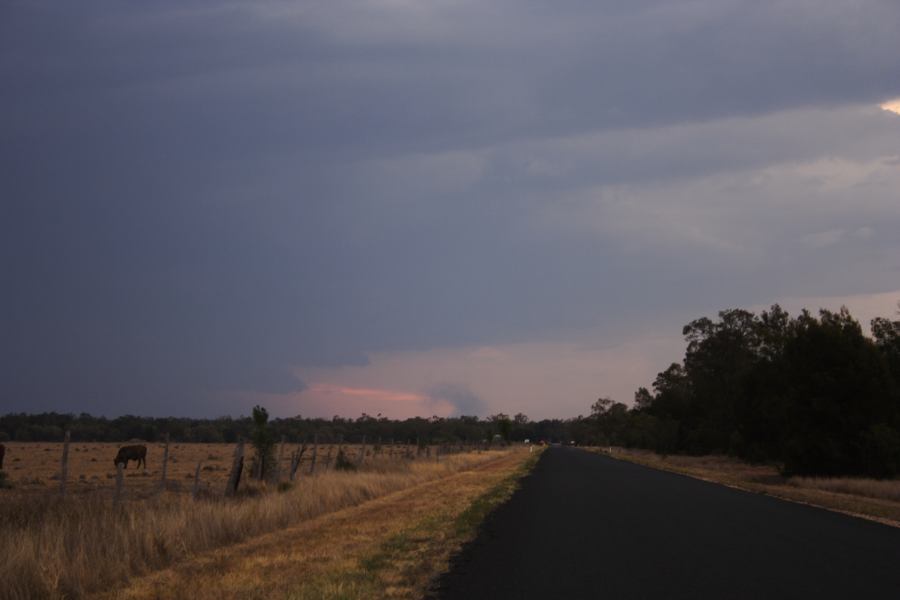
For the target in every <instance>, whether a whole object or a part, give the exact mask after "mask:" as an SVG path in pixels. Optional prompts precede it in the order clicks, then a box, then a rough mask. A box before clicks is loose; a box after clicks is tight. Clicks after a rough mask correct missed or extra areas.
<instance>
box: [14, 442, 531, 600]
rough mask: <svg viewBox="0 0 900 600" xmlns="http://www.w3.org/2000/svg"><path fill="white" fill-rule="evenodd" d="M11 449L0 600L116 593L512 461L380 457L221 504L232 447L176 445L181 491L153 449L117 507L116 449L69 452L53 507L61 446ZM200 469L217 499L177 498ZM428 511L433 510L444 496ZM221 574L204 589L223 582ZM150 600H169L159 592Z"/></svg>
mask: <svg viewBox="0 0 900 600" xmlns="http://www.w3.org/2000/svg"><path fill="white" fill-rule="evenodd" d="M9 447H10V449H8V454H7V460H8V461H9V462H7V464H6V465H5V467H6V471H7V473H9V474H10V480H11V482H12V485H13V488H12V489H2V490H0V556H3V557H4V560H3V561H2V563H0V581H2V582H3V585H2V586H0V598H2V599H7V598H9V599H13V598H15V599H19V598H83V597H90V596H91V595H94V594H97V593H99V592H102V591H108V590H110V589H113V590H119V589H122V586H123V585H126V584H127V583H128V582H129V581H132V580H133V579H134V578H135V577H145V576H148V575H150V574H152V573H154V572H156V571H159V570H160V569H166V568H169V567H172V566H174V565H179V564H182V563H186V562H187V561H191V560H192V559H194V558H196V557H198V556H201V555H204V553H208V552H211V551H215V550H216V549H222V548H228V547H232V546H234V545H235V544H240V543H244V542H247V541H248V540H253V539H255V538H258V537H259V536H264V535H265V534H269V533H271V532H278V531H282V532H283V531H284V530H285V529H288V528H291V527H295V526H297V525H300V524H305V523H308V522H311V521H312V520H315V519H316V518H319V517H322V516H323V515H328V514H331V513H335V512H337V511H341V510H344V509H347V508H349V507H354V506H359V505H363V504H364V503H367V502H369V501H371V500H373V499H376V498H381V497H384V496H386V495H388V494H393V493H395V492H398V491H400V490H405V489H413V488H416V487H417V486H422V485H424V484H427V483H429V482H434V481H438V480H443V479H446V478H450V477H452V476H454V475H457V474H459V473H462V472H465V471H468V470H472V469H479V468H483V467H484V466H485V465H489V464H492V463H496V462H499V461H503V460H504V459H507V457H509V456H513V454H512V453H511V452H510V451H486V452H469V453H460V454H452V455H446V456H442V457H441V459H440V461H436V460H435V459H434V458H433V457H431V458H424V456H423V457H422V458H421V459H419V460H405V459H401V458H399V456H400V452H399V450H398V451H397V452H396V453H395V454H394V456H393V457H388V456H387V455H386V452H387V449H385V453H384V454H381V455H379V456H368V457H367V459H366V461H365V462H364V463H363V465H362V467H361V468H360V469H359V470H358V471H356V472H341V471H335V470H333V469H329V470H325V469H324V468H322V469H317V472H316V474H315V475H313V476H310V475H309V473H308V467H309V464H308V463H307V464H306V465H304V467H301V470H300V473H301V476H300V477H299V479H298V480H297V481H296V482H294V484H293V485H288V484H286V483H284V482H282V484H281V485H279V486H269V487H268V488H267V487H266V486H265V484H262V483H253V484H250V485H248V486H246V487H244V491H243V493H241V494H239V497H238V498H234V499H228V500H226V499H224V498H223V497H222V495H221V490H220V489H219V488H221V489H222V490H223V489H224V486H225V478H226V477H227V473H228V467H227V465H229V464H230V460H231V452H232V450H233V447H231V446H226V445H208V444H180V445H177V444H172V445H171V446H170V464H169V480H170V481H173V482H176V483H179V482H181V481H184V482H185V483H184V484H183V485H181V486H177V485H176V486H170V489H168V490H167V491H166V492H165V493H160V488H159V474H160V468H161V465H160V462H159V461H160V460H161V457H162V450H161V448H160V447H158V446H156V445H154V446H153V447H152V448H149V452H148V457H147V462H148V469H147V471H146V474H145V473H144V472H143V471H139V470H135V471H132V469H131V468H129V469H128V471H127V473H129V474H130V473H135V475H133V476H132V477H128V478H126V482H125V487H126V494H125V498H124V500H122V501H121V502H119V503H115V502H114V501H113V499H112V489H113V483H112V481H113V480H114V477H113V476H112V473H113V465H112V462H113V460H112V459H113V456H114V454H115V445H106V444H74V443H73V444H71V445H70V462H69V489H70V490H71V492H73V493H70V494H69V495H68V496H67V497H66V498H60V497H59V494H58V492H57V490H56V486H57V485H58V480H57V479H55V478H54V477H55V476H56V474H57V473H58V472H59V455H60V445H59V444H27V445H25V444H10V445H9ZM76 448H78V450H77V451H76V450H75V449H76ZM23 450H28V451H30V452H29V455H28V456H25V455H24V453H23V452H22V451H23ZM308 452H309V451H308ZM20 453H21V454H20ZM327 453H328V450H327V448H323V447H320V449H319V461H320V462H321V461H322V459H323V457H324V456H327ZM335 454H336V453H335V452H333V453H332V458H334V455H335ZM515 454H516V455H517V456H518V455H519V454H520V453H515ZM45 455H46V457H45ZM285 455H286V456H287V455H289V452H285ZM51 456H52V458H51ZM16 458H19V460H18V461H16V460H15V459H16ZM507 460H508V459H507ZM517 460H518V459H517ZM522 460H524V458H523V459H522ZM101 461H103V462H105V463H106V464H105V465H104V464H103V463H102V462H101ZM198 461H201V462H202V463H203V465H210V466H213V467H216V468H214V469H212V470H208V471H203V473H204V475H203V480H204V482H205V483H207V484H209V486H210V489H211V490H214V491H215V492H216V493H210V494H209V495H201V498H200V499H198V500H193V499H192V498H191V496H190V494H187V493H178V492H179V490H180V491H186V490H187V489H189V488H190V485H189V484H190V483H191V482H189V481H188V478H189V477H190V478H192V477H193V471H194V469H195V468H196V464H197V462H198ZM519 462H521V460H520V461H519ZM16 467H19V468H18V469H17V468H16ZM82 475H83V476H84V477H82ZM243 486H244V484H243V483H242V487H243ZM92 492H93V493H92ZM432 500H433V502H434V503H437V504H440V502H441V497H434V498H432ZM316 535H330V533H329V529H328V528H321V529H318V530H317V533H316ZM314 542H315V540H314V539H312V538H309V537H307V538H304V540H303V543H304V544H306V543H314ZM370 545H371V544H370ZM217 573H218V574H217V575H215V576H213V577H212V579H215V578H217V577H218V576H220V575H222V573H221V572H220V571H217ZM116 593H117V594H118V592H116ZM122 593H124V592H122ZM157 597H170V595H169V594H168V593H166V592H164V591H163V592H160V593H158V595H157Z"/></svg>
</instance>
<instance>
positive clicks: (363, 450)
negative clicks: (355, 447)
mask: <svg viewBox="0 0 900 600" xmlns="http://www.w3.org/2000/svg"><path fill="white" fill-rule="evenodd" d="M365 459H366V436H365V435H363V439H362V448H360V449H359V456H357V457H356V466H357V467H361V466H362V464H363V461H364V460H365Z"/></svg>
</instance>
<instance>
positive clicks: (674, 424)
mask: <svg viewBox="0 0 900 600" xmlns="http://www.w3.org/2000/svg"><path fill="white" fill-rule="evenodd" d="M683 335H684V337H685V341H686V342H687V348H686V351H685V356H684V359H683V360H682V361H681V362H680V363H673V364H672V365H671V366H669V368H667V369H666V370H665V371H663V372H661V373H659V374H658V375H657V377H656V379H655V381H654V382H653V386H652V387H653V390H652V392H651V391H650V390H648V389H646V388H640V389H639V390H638V391H637V393H636V394H635V401H634V405H633V406H632V407H627V406H625V405H624V404H621V403H616V402H613V401H611V400H609V399H606V398H601V399H600V400H598V401H597V402H596V403H595V404H594V405H593V407H592V414H591V418H593V420H594V422H595V436H596V437H595V440H594V441H596V442H599V443H609V444H621V445H626V446H635V447H644V448H651V449H653V450H656V451H658V452H661V453H688V454H708V453H725V454H730V455H734V456H737V457H740V458H742V459H745V460H749V461H765V462H771V463H776V464H778V465H779V466H780V467H781V469H782V472H783V473H785V474H788V475H791V474H804V475H867V476H873V477H890V476H893V475H897V474H898V473H900V321H892V320H890V319H887V318H876V319H874V320H873V321H872V322H871V336H867V335H865V334H864V332H863V329H862V326H861V325H860V324H859V322H858V321H857V320H856V319H854V318H853V317H852V316H851V314H850V313H849V311H848V310H847V309H846V308H842V309H841V310H840V311H837V312H832V311H828V310H822V311H820V312H819V314H818V315H813V314H811V313H810V312H809V311H806V310H804V311H803V312H801V313H800V314H799V315H798V316H797V317H791V316H790V315H789V314H788V313H787V312H786V311H785V310H783V309H782V308H781V307H780V306H778V305H774V306H772V307H771V308H770V309H769V310H764V311H762V312H761V313H760V314H754V313H753V312H750V311H746V310H739V309H735V310H725V311H722V312H720V313H719V315H718V319H715V320H713V319H709V318H701V319H697V320H695V321H692V322H691V323H689V324H687V325H686V326H685V327H684V330H683Z"/></svg>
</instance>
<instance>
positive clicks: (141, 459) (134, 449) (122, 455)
mask: <svg viewBox="0 0 900 600" xmlns="http://www.w3.org/2000/svg"><path fill="white" fill-rule="evenodd" d="M129 460H136V461H137V466H139V467H140V466H141V465H143V467H144V468H145V469H146V468H147V446H122V447H121V448H119V453H118V454H116V458H115V460H113V465H118V464H119V463H122V465H123V467H124V468H126V469H127V468H128V461H129Z"/></svg>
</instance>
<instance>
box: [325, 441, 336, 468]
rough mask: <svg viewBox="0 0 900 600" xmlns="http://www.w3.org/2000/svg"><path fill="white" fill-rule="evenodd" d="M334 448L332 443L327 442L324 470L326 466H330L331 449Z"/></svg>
mask: <svg viewBox="0 0 900 600" xmlns="http://www.w3.org/2000/svg"><path fill="white" fill-rule="evenodd" d="M333 449H334V444H328V454H326V455H325V465H324V466H325V470H326V471H327V470H328V467H330V466H331V451H332V450H333Z"/></svg>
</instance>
